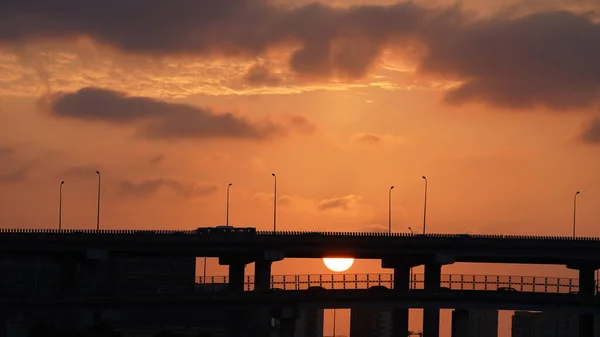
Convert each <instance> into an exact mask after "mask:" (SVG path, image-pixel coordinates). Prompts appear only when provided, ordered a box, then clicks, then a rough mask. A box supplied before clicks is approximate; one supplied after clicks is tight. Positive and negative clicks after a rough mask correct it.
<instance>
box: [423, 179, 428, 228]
mask: <svg viewBox="0 0 600 337" xmlns="http://www.w3.org/2000/svg"><path fill="white" fill-rule="evenodd" d="M423 179H424V180H425V202H424V203H423V234H425V220H426V219H427V177H426V176H423Z"/></svg>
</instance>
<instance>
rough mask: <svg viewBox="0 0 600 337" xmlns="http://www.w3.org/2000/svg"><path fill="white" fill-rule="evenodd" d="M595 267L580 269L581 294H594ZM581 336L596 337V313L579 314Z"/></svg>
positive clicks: (590, 295)
mask: <svg viewBox="0 0 600 337" xmlns="http://www.w3.org/2000/svg"><path fill="white" fill-rule="evenodd" d="M594 271H595V270H594V268H590V267H587V268H580V269H579V295H580V296H585V297H592V296H594V288H595V286H594V283H595V280H594ZM579 337H594V315H593V314H579Z"/></svg>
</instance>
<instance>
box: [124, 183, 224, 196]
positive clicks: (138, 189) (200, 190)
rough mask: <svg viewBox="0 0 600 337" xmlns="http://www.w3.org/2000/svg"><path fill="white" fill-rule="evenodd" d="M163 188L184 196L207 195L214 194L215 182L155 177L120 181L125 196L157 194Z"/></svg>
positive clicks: (215, 189)
mask: <svg viewBox="0 0 600 337" xmlns="http://www.w3.org/2000/svg"><path fill="white" fill-rule="evenodd" d="M161 188H167V189H169V190H170V191H171V192H173V193H175V194H176V195H177V196H179V197H182V198H194V197H205V196H209V195H212V194H214V193H215V192H216V191H217V186H216V185H214V184H198V183H194V182H184V181H180V180H175V179H153V180H145V181H141V182H133V181H129V180H124V181H121V182H120V183H119V192H120V193H121V194H122V195H124V196H133V197H148V196H152V195H155V194H156V193H158V192H159V190H160V189H161Z"/></svg>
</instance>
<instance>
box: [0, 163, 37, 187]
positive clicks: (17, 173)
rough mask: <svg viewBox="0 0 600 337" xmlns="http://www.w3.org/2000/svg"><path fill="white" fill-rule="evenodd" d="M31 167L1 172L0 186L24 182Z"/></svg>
mask: <svg viewBox="0 0 600 337" xmlns="http://www.w3.org/2000/svg"><path fill="white" fill-rule="evenodd" d="M29 169H30V167H28V166H23V167H20V168H17V169H13V170H7V171H5V170H0V184H4V183H14V182H18V181H23V180H25V179H26V178H27V175H28V173H29Z"/></svg>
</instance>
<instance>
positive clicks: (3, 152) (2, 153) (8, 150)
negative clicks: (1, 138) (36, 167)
mask: <svg viewBox="0 0 600 337" xmlns="http://www.w3.org/2000/svg"><path fill="white" fill-rule="evenodd" d="M16 152H17V151H16V150H15V149H14V148H12V147H8V146H0V160H1V159H6V158H8V157H10V156H12V155H13V154H15V153H16Z"/></svg>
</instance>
